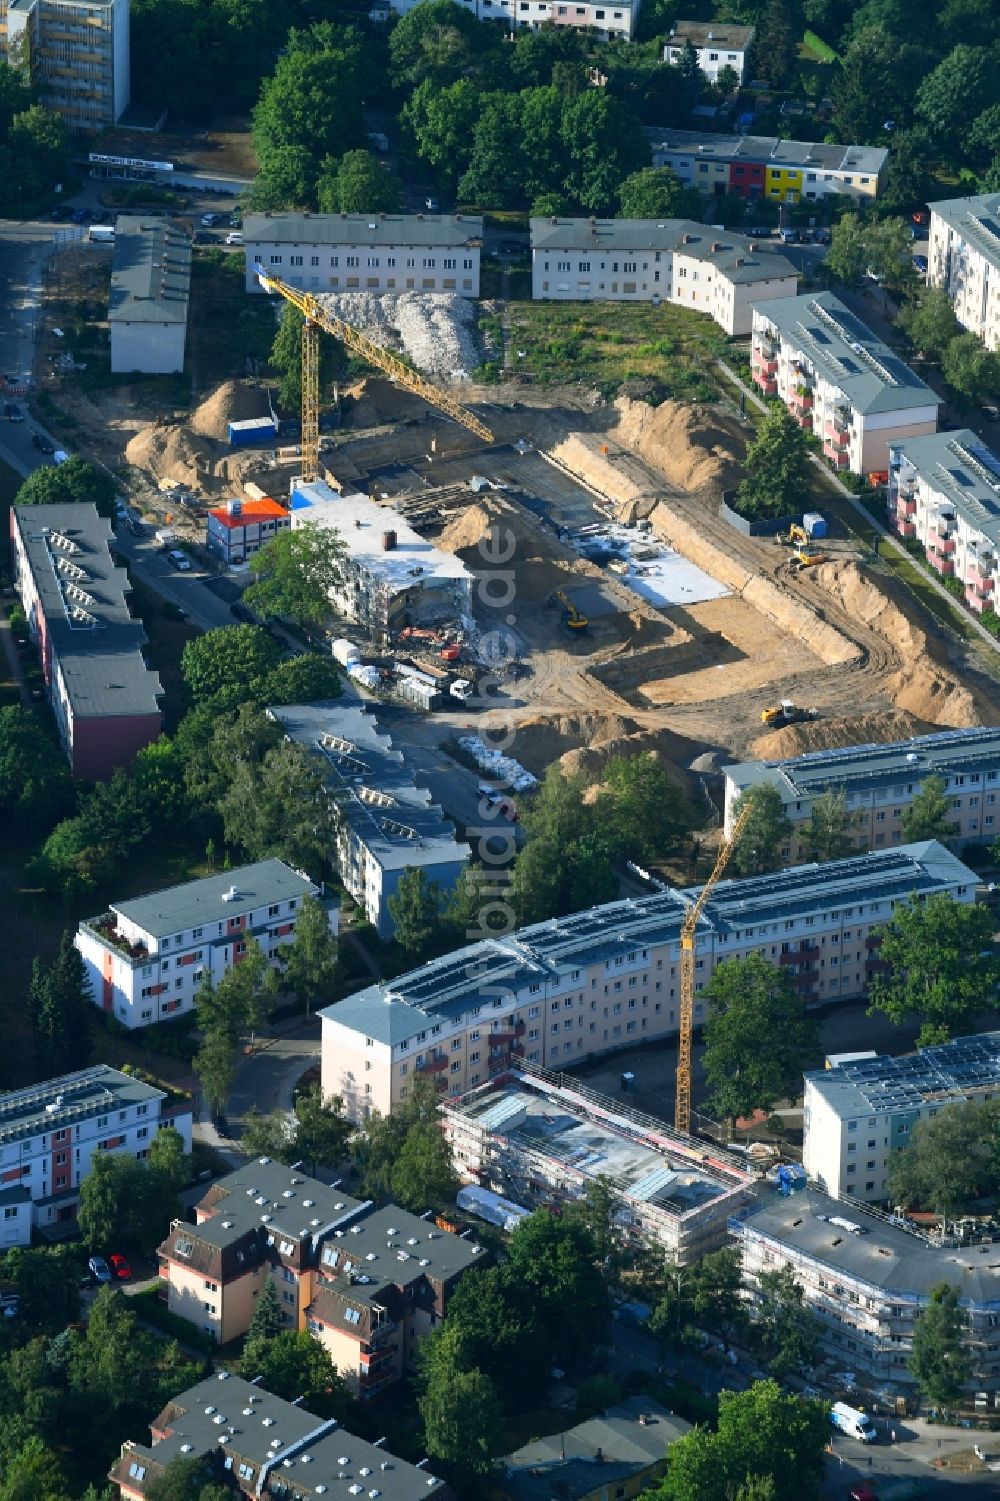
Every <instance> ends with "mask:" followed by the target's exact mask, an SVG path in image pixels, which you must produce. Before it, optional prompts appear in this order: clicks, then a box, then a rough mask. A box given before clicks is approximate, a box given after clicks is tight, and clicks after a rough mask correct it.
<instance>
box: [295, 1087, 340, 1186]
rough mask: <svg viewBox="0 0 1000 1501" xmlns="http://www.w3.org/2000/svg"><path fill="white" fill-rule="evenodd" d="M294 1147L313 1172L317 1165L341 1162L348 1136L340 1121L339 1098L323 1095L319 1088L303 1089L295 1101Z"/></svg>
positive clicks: (330, 1165)
mask: <svg viewBox="0 0 1000 1501" xmlns="http://www.w3.org/2000/svg"><path fill="white" fill-rule="evenodd" d="M294 1114H295V1137H294V1144H295V1147H296V1150H297V1151H298V1155H299V1156H300V1157H303V1158H305V1160H306V1161H307V1162H308V1163H309V1164H310V1165H311V1167H312V1170H313V1172H314V1173H315V1171H316V1166H317V1164H321V1165H322V1166H323V1167H335V1166H336V1165H337V1163H338V1162H340V1161H341V1160H342V1159H343V1156H344V1153H345V1151H346V1149H347V1143H348V1141H349V1140H350V1137H351V1125H350V1122H349V1121H347V1120H346V1119H345V1118H344V1102H343V1100H342V1099H341V1098H340V1096H339V1095H327V1096H326V1097H325V1098H324V1096H323V1091H322V1088H321V1087H320V1085H318V1084H314V1085H312V1086H310V1088H308V1089H305V1090H303V1091H302V1092H301V1093H300V1094H299V1095H298V1097H297V1098H296V1101H295V1110H294Z"/></svg>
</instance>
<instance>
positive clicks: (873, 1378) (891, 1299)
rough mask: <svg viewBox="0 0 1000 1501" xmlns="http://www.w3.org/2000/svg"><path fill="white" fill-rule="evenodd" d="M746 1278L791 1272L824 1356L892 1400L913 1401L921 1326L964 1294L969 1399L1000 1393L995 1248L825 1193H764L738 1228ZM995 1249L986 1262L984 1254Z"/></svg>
mask: <svg viewBox="0 0 1000 1501" xmlns="http://www.w3.org/2000/svg"><path fill="white" fill-rule="evenodd" d="M730 1228H731V1230H732V1233H733V1235H734V1236H735V1238H736V1240H737V1243H738V1244H739V1247H740V1251H741V1257H742V1265H743V1277H744V1282H745V1284H746V1285H747V1286H748V1287H749V1288H750V1289H751V1290H753V1289H755V1288H756V1287H759V1279H760V1275H761V1273H762V1272H775V1271H780V1270H781V1269H782V1268H783V1267H790V1268H791V1270H792V1271H793V1272H794V1274H795V1279H796V1281H797V1282H798V1284H799V1286H800V1287H801V1288H802V1291H803V1295H804V1301H805V1303H806V1305H807V1306H808V1307H809V1308H811V1309H812V1311H813V1313H814V1314H815V1315H816V1317H817V1319H818V1321H819V1327H820V1335H821V1339H822V1344H823V1350H824V1353H825V1354H826V1355H827V1356H829V1357H830V1358H831V1359H833V1360H835V1361H836V1362H837V1364H838V1368H839V1369H846V1370H851V1371H854V1372H855V1373H856V1375H857V1377H858V1380H859V1381H860V1383H861V1385H862V1386H863V1387H866V1388H868V1389H870V1390H874V1391H877V1392H878V1394H879V1398H880V1401H882V1402H884V1403H889V1402H891V1401H892V1400H893V1398H894V1397H895V1396H897V1395H904V1394H909V1395H912V1394H913V1392H914V1390H915V1386H916V1382H915V1378H914V1376H913V1373H912V1371H910V1370H909V1368H908V1365H907V1362H908V1360H909V1357H910V1354H911V1351H912V1349H913V1328H914V1324H915V1323H916V1320H917V1319H918V1318H919V1317H920V1314H921V1313H922V1312H923V1310H924V1309H925V1308H926V1307H927V1305H928V1303H929V1302H930V1301H931V1294H932V1292H933V1290H934V1288H936V1287H939V1286H940V1285H941V1283H942V1282H947V1283H950V1284H951V1286H952V1287H954V1288H957V1290H958V1297H959V1304H960V1306H961V1309H962V1312H963V1314H964V1316H965V1321H966V1323H965V1337H966V1340H967V1346H966V1348H967V1350H968V1352H969V1354H970V1356H971V1357H972V1363H973V1368H972V1374H971V1377H970V1380H969V1384H968V1390H969V1392H970V1394H971V1393H972V1392H975V1393H976V1394H977V1395H978V1394H979V1393H980V1392H986V1393H990V1394H992V1393H995V1392H1000V1267H998V1266H997V1258H996V1255H995V1254H993V1255H991V1254H990V1251H992V1252H994V1253H995V1251H996V1247H995V1246H994V1247H987V1246H985V1245H972V1246H966V1247H956V1246H955V1245H954V1243H953V1242H947V1241H946V1242H945V1243H944V1244H941V1243H940V1242H939V1241H938V1240H937V1239H935V1241H934V1242H933V1243H932V1242H931V1241H930V1240H929V1239H928V1238H927V1237H926V1236H923V1235H921V1234H919V1233H918V1232H916V1231H915V1230H913V1229H912V1228H909V1227H905V1228H904V1227H903V1226H902V1225H899V1224H894V1223H892V1222H890V1221H889V1220H888V1219H887V1218H886V1216H885V1215H882V1214H878V1213H877V1212H876V1211H869V1210H865V1209H864V1208H863V1207H862V1206H860V1205H857V1204H852V1205H851V1206H850V1208H849V1209H848V1208H846V1206H845V1205H843V1204H841V1203H838V1201H837V1200H836V1199H834V1198H830V1197H829V1196H828V1195H827V1194H825V1193H821V1192H820V1191H819V1190H818V1189H814V1188H804V1189H801V1190H799V1191H797V1192H793V1193H787V1192H781V1191H780V1190H777V1189H775V1188H773V1187H771V1186H769V1185H762V1186H761V1188H760V1189H759V1190H758V1197H757V1200H756V1204H755V1205H751V1206H750V1207H749V1208H748V1209H745V1210H743V1211H741V1214H740V1216H739V1217H736V1218H734V1219H733V1221H732V1223H731V1226H730ZM984 1251H985V1252H986V1254H985V1255H983V1254H981V1253H982V1252H984Z"/></svg>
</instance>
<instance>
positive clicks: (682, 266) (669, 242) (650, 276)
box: [531, 218, 798, 334]
mask: <svg viewBox="0 0 1000 1501" xmlns="http://www.w3.org/2000/svg"><path fill="white" fill-rule="evenodd" d="M797 291H798V272H797V271H796V269H795V267H794V266H793V265H792V264H791V262H790V261H788V260H786V259H785V257H784V256H783V255H781V254H779V253H778V252H777V250H772V249H771V248H770V247H767V246H763V247H762V246H761V245H759V244H753V243H751V241H750V240H748V239H747V238H746V236H744V235H739V234H733V233H731V232H730V231H726V230H721V229H716V228H714V227H712V226H711V225H709V226H706V225H704V224H696V223H695V222H694V220H691V219H664V220H656V219H559V218H550V219H541V218H538V219H532V221H531V295H532V297H533V298H534V299H535V300H536V301H539V300H549V299H551V300H553V301H562V302H595V301H596V302H653V303H654V304H656V303H658V302H661V301H662V302H673V303H677V304H678V305H679V306H682V307H689V308H692V309H693V310H694V311H695V312H700V313H707V314H708V316H709V317H710V318H714V319H715V321H716V323H718V324H719V325H720V327H722V328H723V329H724V330H725V331H726V333H727V334H748V333H749V332H750V327H751V320H752V315H753V309H754V307H755V305H756V304H757V303H761V302H765V303H770V302H772V301H773V300H774V299H776V298H779V297H787V298H793V297H795V295H796V293H797Z"/></svg>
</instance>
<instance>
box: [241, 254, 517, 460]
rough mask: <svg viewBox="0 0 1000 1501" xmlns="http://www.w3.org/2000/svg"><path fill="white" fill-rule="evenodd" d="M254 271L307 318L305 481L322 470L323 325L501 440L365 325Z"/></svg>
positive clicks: (400, 380) (408, 387)
mask: <svg viewBox="0 0 1000 1501" xmlns="http://www.w3.org/2000/svg"><path fill="white" fill-rule="evenodd" d="M254 271H255V272H256V275H257V280H258V281H259V282H260V284H261V286H262V287H263V289H264V291H265V292H269V293H272V294H276V295H277V296H279V297H283V298H284V299H285V301H286V302H290V303H291V304H292V306H293V307H297V308H298V310H299V312H300V313H301V314H302V316H303V318H304V319H305V324H304V327H303V338H302V478H303V479H304V480H307V481H308V480H314V479H315V478H316V477H317V475H318V473H319V344H318V334H317V330H318V329H322V330H323V332H324V333H328V334H331V335H332V336H333V337H334V338H335V339H339V340H340V342H341V343H342V344H345V345H346V346H347V348H348V349H349V350H350V351H351V352H352V354H356V355H360V357H361V358H362V359H363V360H365V361H367V363H368V364H369V365H374V367H375V369H376V370H381V371H382V373H383V375H387V376H388V377H389V378H390V380H393V381H395V382H396V384H397V385H400V386H402V387H403V389H404V390H405V391H411V392H412V393H413V395H414V396H419V397H420V398H421V400H423V401H426V402H428V403H429V404H430V405H431V406H433V407H436V408H437V409H438V411H440V412H444V413H445V414H446V415H447V416H448V417H451V419H452V420H453V421H454V422H458V423H461V425H462V426H463V427H465V428H468V430H469V432H471V433H475V435H476V437H477V438H480V439H482V441H483V442H484V443H489V444H492V443H493V442H495V439H494V436H493V433H492V432H491V431H490V429H489V428H488V427H487V426H486V424H485V422H481V421H480V420H479V418H478V417H477V416H476V415H475V413H474V412H470V411H469V410H468V408H467V407H464V406H462V404H461V402H458V401H456V400H455V399H454V397H452V396H449V395H448V393H447V391H442V390H441V388H440V387H439V386H434V385H432V384H431V382H430V381H428V380H424V378H423V376H422V375H418V374H417V372H416V371H415V370H412V369H411V368H410V366H409V365H407V364H405V363H404V362H403V361H402V360H401V359H398V358H397V357H396V355H394V354H392V353H391V352H390V351H389V350H388V349H383V347H382V345H381V344H376V343H375V341H374V340H373V339H370V338H369V337H368V335H367V334H363V333H362V332H361V331H360V329H357V328H354V327H352V325H351V324H350V323H345V322H344V320H343V319H342V318H336V317H334V315H333V314H332V313H329V312H327V310H326V308H324V307H323V305H322V303H320V302H319V301H318V300H317V299H316V298H315V297H313V296H312V294H311V293H309V292H302V291H300V290H299V288H298V287H290V286H289V285H288V283H287V282H284V281H282V280H281V279H280V277H277V276H271V274H270V273H269V272H268V271H266V270H265V268H264V267H263V266H262V265H261V264H260V262H259V261H257V262H256V263H255V264H254Z"/></svg>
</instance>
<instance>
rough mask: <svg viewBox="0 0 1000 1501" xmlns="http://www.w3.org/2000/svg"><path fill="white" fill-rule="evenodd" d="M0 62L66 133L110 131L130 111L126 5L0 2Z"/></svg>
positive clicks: (108, 0)
mask: <svg viewBox="0 0 1000 1501" xmlns="http://www.w3.org/2000/svg"><path fill="white" fill-rule="evenodd" d="M0 60H2V61H4V62H6V63H8V64H9V65H10V66H11V67H14V68H19V69H21V70H23V71H24V72H25V73H26V74H27V75H28V77H29V78H30V79H31V81H32V82H33V83H34V84H35V86H36V87H37V88H38V89H39V90H40V92H41V95H42V102H43V103H44V104H46V105H47V106H48V107H49V109H54V110H56V111H58V113H59V114H60V115H62V117H63V119H64V120H65V121H66V123H67V125H68V126H69V127H70V129H71V130H83V131H96V130H100V129H101V127H102V126H105V125H113V124H114V123H115V121H116V120H119V119H120V118H121V116H122V115H123V114H124V113H125V111H126V110H127V109H128V103H129V0H0Z"/></svg>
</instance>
